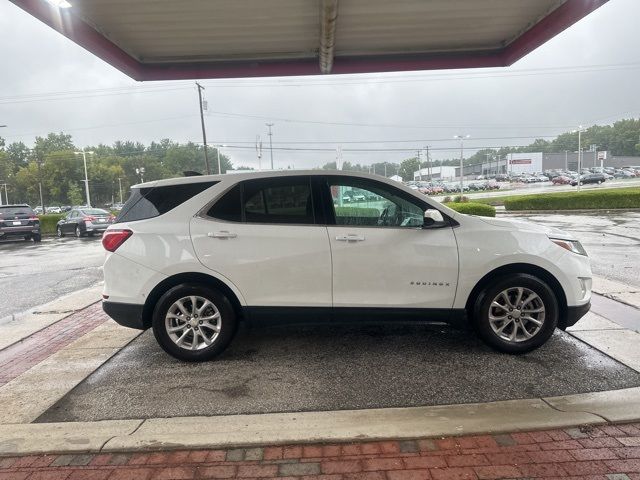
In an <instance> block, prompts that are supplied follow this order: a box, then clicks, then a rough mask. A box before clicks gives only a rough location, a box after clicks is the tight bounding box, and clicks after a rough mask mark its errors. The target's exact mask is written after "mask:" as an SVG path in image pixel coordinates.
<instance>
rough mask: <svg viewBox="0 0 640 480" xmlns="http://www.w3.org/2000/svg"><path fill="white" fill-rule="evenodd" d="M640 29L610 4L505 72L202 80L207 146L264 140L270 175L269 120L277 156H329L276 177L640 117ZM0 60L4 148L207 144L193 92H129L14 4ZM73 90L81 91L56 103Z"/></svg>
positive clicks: (292, 160) (304, 160)
mask: <svg viewBox="0 0 640 480" xmlns="http://www.w3.org/2000/svg"><path fill="white" fill-rule="evenodd" d="M639 19H640V1H639V0H610V1H609V3H607V4H606V5H604V6H603V7H601V8H600V9H598V10H596V11H595V12H594V13H592V14H591V15H589V16H588V17H586V18H585V19H583V20H582V21H580V22H579V23H577V24H576V25H574V26H573V27H571V28H570V29H568V30H566V31H565V32H563V33H562V34H560V35H558V36H557V37H555V38H553V39H552V40H551V41H549V42H548V43H546V44H545V45H543V46H542V47H540V48H539V49H537V50H536V51H534V52H533V53H531V54H529V55H528V56H526V57H525V58H523V59H522V60H520V61H519V62H517V63H516V64H515V65H513V66H512V67H509V68H503V69H474V70H449V71H437V72H411V73H397V74H375V75H359V76H355V75H349V76H330V77H327V76H322V77H297V78H292V77H288V78H286V79H282V78H280V79H278V78H271V79H247V80H228V79H226V80H205V81H203V85H205V86H206V88H207V89H206V92H205V97H206V100H207V101H208V105H209V113H208V114H207V117H206V122H207V136H208V138H209V140H210V142H211V143H225V144H231V145H249V146H252V144H253V143H254V142H255V138H256V135H261V137H262V140H263V144H264V146H265V150H264V157H263V166H264V165H265V163H266V162H265V161H268V150H267V147H268V137H267V135H266V127H265V125H264V124H265V122H267V121H271V122H273V123H275V126H274V127H273V132H274V135H273V140H274V147H304V148H315V147H318V148H327V149H330V151H321V152H317V151H313V152H311V151H282V150H274V158H275V166H276V168H277V167H285V166H288V165H293V166H295V167H296V168H302V167H312V166H316V165H321V164H323V163H325V162H328V161H332V160H335V157H336V153H335V150H334V149H335V148H337V147H338V146H340V145H341V146H342V149H343V159H344V160H346V161H351V162H353V163H364V164H368V163H372V162H374V161H383V160H388V161H396V162H397V161H400V160H402V159H404V158H407V157H410V156H412V152H409V151H390V152H374V153H371V152H366V153H363V152H349V151H348V149H350V148H387V149H418V148H420V147H423V146H424V145H430V146H431V147H432V151H433V155H432V158H449V157H454V156H457V153H454V152H452V151H451V150H437V149H451V148H453V147H455V145H456V143H455V142H454V141H453V140H452V137H453V136H454V135H456V134H465V135H466V134H468V135H470V136H471V138H470V139H469V140H468V141H467V143H466V145H467V146H468V147H469V149H470V150H469V151H472V150H471V149H472V148H473V147H482V146H500V145H522V144H528V143H530V142H531V141H533V139H534V137H542V136H553V135H555V134H558V133H561V132H563V131H567V130H571V129H572V128H575V126H577V125H579V124H584V125H587V126H588V125H592V124H594V123H599V124H605V123H613V122H614V121H615V120H618V119H620V118H629V117H632V116H636V117H637V116H639V115H640V94H639V93H640V88H639V85H640V37H639V36H638V35H639V34H638V21H639ZM0 62H1V63H0V85H1V86H2V89H1V91H0V125H2V124H6V125H8V127H7V128H2V130H0V135H1V136H3V137H4V138H6V140H7V141H8V142H12V141H23V142H25V143H27V144H28V145H31V144H32V143H33V140H34V137H35V136H36V135H45V134H47V133H48V132H51V131H58V132H59V131H64V132H65V133H69V134H72V135H73V138H74V141H75V143H76V144H77V145H79V146H83V145H95V144H98V143H107V144H108V143H112V142H113V141H115V140H136V141H142V142H144V143H149V142H151V141H152V140H159V139H162V138H171V139H173V140H176V141H180V142H185V141H189V140H192V141H196V142H199V141H201V131H200V122H199V116H198V103H197V93H196V89H195V87H194V85H193V83H192V82H184V81H179V82H147V83H139V82H135V81H133V80H131V79H129V78H128V77H127V76H125V75H124V74H122V73H120V72H119V71H117V70H116V69H115V68H113V67H111V66H109V65H108V64H107V63H105V62H103V61H102V60H100V59H98V58H96V57H95V56H93V55H92V54H90V53H88V52H87V51H85V50H84V49H82V48H81V47H79V46H77V45H75V44H74V43H72V42H71V41H69V40H67V39H66V38H65V37H63V36H62V35H60V34H58V33H57V32H55V31H54V30H52V29H50V28H49V27H47V26H46V25H44V24H43V23H41V22H39V21H38V20H36V19H35V18H33V17H31V16H30V15H28V14H27V13H25V12H24V11H22V10H21V9H19V8H18V7H16V6H15V5H13V4H12V3H10V2H9V1H7V0H0ZM116 88H124V89H125V93H119V94H116V93H118V92H117V91H114V89H116ZM101 89H104V90H101ZM132 89H137V91H135V92H133V93H132ZM96 90H99V91H97V92H96ZM100 90H101V91H100ZM153 90H157V91H153ZM74 91H75V92H78V91H79V92H84V93H82V94H68V95H60V92H74ZM87 91H93V92H92V93H91V94H90V95H89V94H87V93H86V92H87ZM51 93H55V95H45V96H37V94H51ZM220 112H223V113H220ZM226 113H231V114H235V115H238V116H230V115H227V114H226ZM241 115H250V116H253V117H246V116H241ZM256 117H258V118H256ZM304 122H308V123H304ZM312 122H332V123H334V125H326V124H322V123H312ZM335 124H359V125H335ZM513 137H522V138H513ZM374 141H375V142H377V143H373V142H374ZM290 142H318V143H290ZM348 142H372V143H348ZM382 142H386V143H382ZM392 142H393V143H392ZM223 151H224V152H225V153H226V154H227V155H229V156H230V157H231V159H232V161H233V163H234V164H235V165H236V166H237V165H250V166H257V159H256V154H255V150H254V149H253V148H251V149H247V150H241V149H236V148H230V147H227V148H225V149H223Z"/></svg>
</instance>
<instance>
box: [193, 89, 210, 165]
mask: <svg viewBox="0 0 640 480" xmlns="http://www.w3.org/2000/svg"><path fill="white" fill-rule="evenodd" d="M196 86H197V87H198V100H199V101H200V123H201V124H202V143H203V144H204V163H205V165H206V167H207V175H211V168H210V167H209V154H208V153H207V132H206V130H205V128H204V110H203V109H202V90H204V87H203V86H202V85H200V84H199V83H198V82H196Z"/></svg>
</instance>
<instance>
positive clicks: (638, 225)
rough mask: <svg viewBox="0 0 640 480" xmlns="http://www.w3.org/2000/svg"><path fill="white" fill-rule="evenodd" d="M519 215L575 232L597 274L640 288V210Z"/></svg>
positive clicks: (529, 219) (522, 217) (524, 218)
mask: <svg viewBox="0 0 640 480" xmlns="http://www.w3.org/2000/svg"><path fill="white" fill-rule="evenodd" d="M504 218H515V217H513V216H511V215H509V216H505V217H504ZM518 218H521V219H523V220H527V221H531V222H536V223H540V224H543V225H547V226H552V227H558V228H561V229H562V230H566V231H567V232H570V233H572V234H573V235H575V237H576V238H577V239H578V240H580V241H581V243H582V244H583V245H584V247H585V249H586V251H587V253H588V255H589V258H590V260H591V269H592V270H593V273H594V274H595V275H598V276H601V277H605V278H608V279H611V280H616V281H618V282H622V283H624V284H627V285H632V286H636V287H640V212H621V213H610V214H605V213H596V214H593V213H590V214H573V215H572V214H561V215H557V214H554V215H550V214H549V215H519V216H518Z"/></svg>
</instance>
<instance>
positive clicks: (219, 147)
mask: <svg viewBox="0 0 640 480" xmlns="http://www.w3.org/2000/svg"><path fill="white" fill-rule="evenodd" d="M222 147H226V145H216V154H217V155H218V175H222V168H221V166H220V149H221V148H222Z"/></svg>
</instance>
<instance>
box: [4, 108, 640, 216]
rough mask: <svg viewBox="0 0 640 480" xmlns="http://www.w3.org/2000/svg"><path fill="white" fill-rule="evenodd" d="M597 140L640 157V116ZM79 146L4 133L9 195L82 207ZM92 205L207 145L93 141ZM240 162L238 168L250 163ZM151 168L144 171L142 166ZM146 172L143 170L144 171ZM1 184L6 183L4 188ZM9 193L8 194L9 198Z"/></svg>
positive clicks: (598, 131) (536, 147)
mask: <svg viewBox="0 0 640 480" xmlns="http://www.w3.org/2000/svg"><path fill="white" fill-rule="evenodd" d="M592 144H594V145H597V148H598V150H608V151H610V152H611V153H612V154H613V155H616V156H635V155H640V119H626V120H619V121H617V122H615V123H614V124H613V125H604V126H601V125H594V126H592V127H589V128H587V129H585V130H584V131H583V133H582V147H583V149H588V148H589V146H590V145H592ZM79 150H80V149H79V147H78V146H76V145H75V144H74V143H73V139H72V137H71V135H67V134H64V133H50V134H48V135H47V136H46V137H36V139H35V142H34V145H33V147H32V148H29V147H27V145H25V144H24V143H23V142H13V143H9V144H6V142H5V141H4V140H3V139H2V138H0V184H5V183H6V184H7V192H8V195H9V201H10V202H12V203H23V202H25V203H29V204H30V205H39V204H40V185H41V186H42V196H43V198H44V203H45V205H82V204H84V203H85V193H84V166H83V161H82V155H79V154H78V153H77V152H78V151H79ZM565 150H568V151H570V152H574V151H577V150H578V135H577V133H575V132H565V133H562V134H560V135H558V136H557V137H556V138H554V139H553V140H545V139H537V140H535V141H534V142H532V143H531V144H529V145H527V146H523V147H502V148H499V149H482V150H478V151H476V152H475V153H474V154H473V155H471V156H469V157H467V158H465V159H464V163H465V164H476V163H481V162H484V161H486V160H487V155H489V159H491V160H496V159H497V158H501V159H502V158H505V157H506V156H507V155H508V154H509V153H516V152H545V153H549V152H563V151H565ZM85 151H91V152H92V153H88V154H87V170H88V177H89V188H90V193H91V203H92V204H93V205H94V206H105V205H109V204H111V203H114V202H115V203H117V202H119V201H120V192H121V191H122V196H123V200H126V197H127V196H128V192H129V187H130V186H131V185H134V184H136V183H140V182H141V181H142V180H143V179H144V180H145V181H150V180H158V179H161V178H170V177H176V176H182V175H183V172H185V171H198V172H202V171H203V170H204V164H205V162H204V148H203V146H202V145H199V144H195V143H192V142H189V143H184V144H181V143H177V142H174V141H172V140H170V139H163V140H160V141H159V142H151V144H149V145H144V144H143V143H140V142H133V141H117V142H115V143H113V145H103V144H100V145H97V146H90V147H85ZM208 153H209V163H210V165H211V171H212V173H218V171H217V169H218V164H217V152H216V150H215V148H209V149H208ZM220 161H221V170H222V173H225V172H226V171H228V170H232V169H233V165H232V163H231V161H230V159H229V158H228V157H227V156H225V155H223V154H222V153H221V154H220ZM459 163H460V159H459V157H455V158H451V159H444V160H434V161H431V162H430V164H431V166H440V165H456V166H457V165H459ZM427 166H428V163H427V161H426V159H425V158H424V157H422V158H418V157H417V155H416V156H414V157H412V158H407V159H405V160H403V161H402V162H400V163H397V162H377V163H374V164H368V165H363V164H359V163H350V162H344V163H343V165H342V169H343V170H348V171H360V172H371V173H376V174H378V175H385V174H386V175H387V176H392V175H399V176H401V177H402V178H403V180H412V179H413V172H415V171H416V170H418V169H420V168H426V167H427ZM246 168H247V167H238V168H237V169H239V170H240V169H246ZM320 168H323V169H335V168H336V162H329V163H326V164H324V165H323V166H322V167H320ZM141 169H144V174H143V175H141V174H140V173H139V172H140V170H141ZM137 172H138V173H137ZM0 189H1V188H0ZM3 199H4V196H3Z"/></svg>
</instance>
